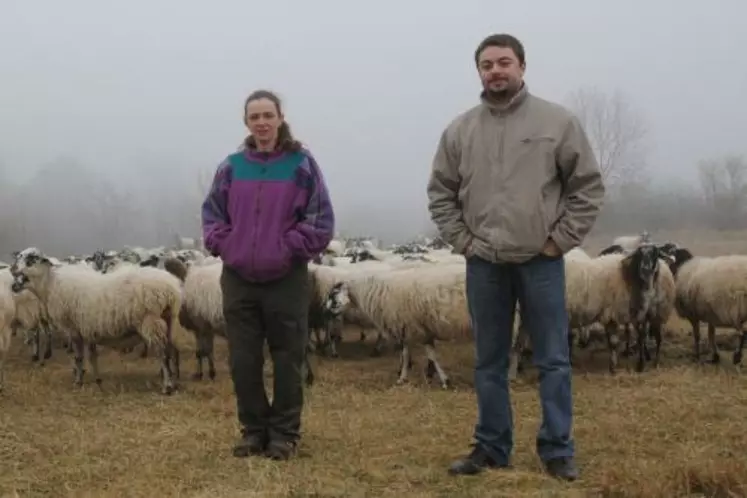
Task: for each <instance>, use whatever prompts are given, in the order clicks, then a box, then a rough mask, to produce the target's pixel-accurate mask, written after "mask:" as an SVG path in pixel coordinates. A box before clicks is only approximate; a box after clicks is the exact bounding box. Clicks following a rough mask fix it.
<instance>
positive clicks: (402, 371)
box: [397, 341, 412, 385]
mask: <svg viewBox="0 0 747 498" xmlns="http://www.w3.org/2000/svg"><path fill="white" fill-rule="evenodd" d="M410 368H412V358H411V357H410V347H409V346H408V345H407V343H406V342H405V341H402V350H401V351H400V362H399V378H398V379H397V385H402V384H404V383H405V382H407V375H408V373H409V370H410Z"/></svg>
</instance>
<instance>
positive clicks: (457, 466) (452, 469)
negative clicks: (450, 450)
mask: <svg viewBox="0 0 747 498" xmlns="http://www.w3.org/2000/svg"><path fill="white" fill-rule="evenodd" d="M473 446H474V447H473V449H472V452H471V453H470V454H469V455H467V456H466V457H464V458H461V459H459V460H456V461H455V462H452V464H451V466H449V474H451V475H474V474H478V473H480V472H482V471H483V470H484V469H486V468H488V469H505V468H509V467H510V465H508V464H499V463H498V462H496V461H495V460H494V459H493V458H492V457H491V456H490V455H488V452H487V451H485V450H484V449H483V448H482V446H480V445H479V444H475V445H473Z"/></svg>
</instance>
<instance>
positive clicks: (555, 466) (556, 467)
mask: <svg viewBox="0 0 747 498" xmlns="http://www.w3.org/2000/svg"><path fill="white" fill-rule="evenodd" d="M545 470H546V471H547V473H548V474H550V475H551V476H552V477H555V478H556V479H563V480H566V481H575V480H576V479H578V467H576V463H575V462H574V461H573V457H559V458H552V459H550V460H548V461H546V462H545Z"/></svg>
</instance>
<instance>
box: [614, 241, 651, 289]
mask: <svg viewBox="0 0 747 498" xmlns="http://www.w3.org/2000/svg"><path fill="white" fill-rule="evenodd" d="M659 256H660V252H659V248H658V247H657V246H655V245H654V244H650V243H644V244H641V245H639V246H638V247H636V248H635V250H634V251H633V252H631V253H630V254H629V255H628V256H626V257H625V258H624V259H623V267H627V268H628V271H629V274H630V275H631V276H632V277H633V278H635V279H636V280H638V281H639V282H640V283H642V284H643V286H644V287H645V288H647V289H650V288H651V287H653V283H654V281H655V280H656V278H657V277H658V276H659Z"/></svg>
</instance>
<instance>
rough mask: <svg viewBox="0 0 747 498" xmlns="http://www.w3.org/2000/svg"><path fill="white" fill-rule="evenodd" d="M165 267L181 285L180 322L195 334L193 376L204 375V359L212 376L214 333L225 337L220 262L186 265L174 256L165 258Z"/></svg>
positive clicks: (201, 376) (213, 374)
mask: <svg viewBox="0 0 747 498" xmlns="http://www.w3.org/2000/svg"><path fill="white" fill-rule="evenodd" d="M164 269H165V270H166V271H168V272H169V273H171V274H172V275H174V276H176V277H177V278H178V279H179V280H180V282H181V285H182V306H181V309H180V312H179V322H180V324H181V326H182V327H184V328H185V329H188V330H190V331H191V332H192V333H193V334H194V336H195V342H196V353H195V355H196V358H197V370H196V372H195V373H194V374H193V375H192V378H193V379H194V380H200V379H202V378H203V374H204V371H203V360H205V361H207V364H208V377H209V378H210V379H211V380H213V379H215V359H214V354H213V352H214V344H215V336H216V335H218V336H220V337H223V338H225V337H226V321H225V319H224V317H223V292H222V290H221V286H220V276H221V273H222V272H223V265H222V264H207V265H189V266H188V265H186V264H185V263H184V262H182V261H180V260H179V259H176V258H168V259H166V260H165V261H164Z"/></svg>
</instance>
